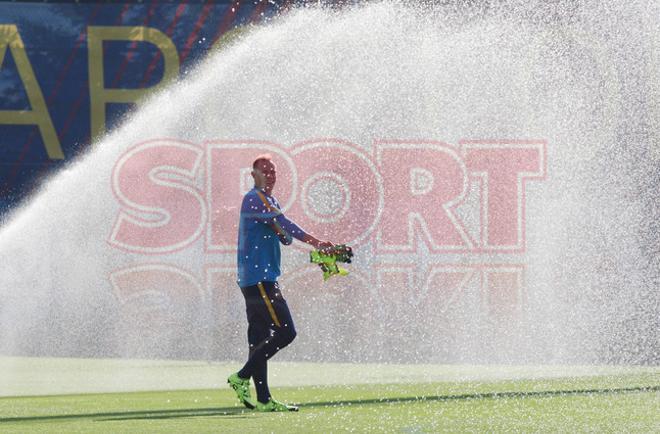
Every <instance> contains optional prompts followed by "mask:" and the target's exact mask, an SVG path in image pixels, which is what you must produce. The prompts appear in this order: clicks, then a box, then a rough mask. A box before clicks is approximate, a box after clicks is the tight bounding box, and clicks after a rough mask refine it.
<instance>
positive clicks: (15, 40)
mask: <svg viewBox="0 0 660 434" xmlns="http://www.w3.org/2000/svg"><path fill="white" fill-rule="evenodd" d="M7 47H9V50H10V51H11V54H12V56H13V57H14V62H15V63H16V68H17V69H18V75H19V76H20V77H21V81H22V82H23V86H24V87H25V93H26V94H27V97H28V100H29V102H30V107H31V108H32V110H0V124H9V125H36V126H37V127H38V128H39V133H41V138H42V140H43V142H44V146H45V147H46V152H47V153H48V158H50V159H51V160H61V159H63V158H64V153H63V152H62V147H61V146H60V140H59V139H58V137H57V133H56V132H55V127H54V126H53V121H52V119H51V118H50V114H49V113H48V108H47V107H46V101H45V100H44V96H43V94H42V92H41V88H40V87H39V82H38V81H37V78H36V77H35V75H34V71H33V70H32V65H30V60H29V59H28V57H27V54H26V52H25V45H24V44H23V40H22V39H21V36H20V35H19V34H18V28H17V27H16V26H15V25H14V24H0V70H1V69H2V63H3V61H4V60H5V54H6V53H7Z"/></svg>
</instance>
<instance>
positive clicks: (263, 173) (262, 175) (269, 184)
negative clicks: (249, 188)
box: [252, 160, 277, 195]
mask: <svg viewBox="0 0 660 434" xmlns="http://www.w3.org/2000/svg"><path fill="white" fill-rule="evenodd" d="M252 177H253V178H254V186H255V187H257V188H263V189H264V191H265V192H266V194H268V195H270V193H271V192H272V191H273V187H275V181H276V180H277V170H276V168H275V164H274V163H273V162H272V161H267V160H266V161H260V162H259V164H258V165H257V167H256V168H255V169H254V170H252Z"/></svg>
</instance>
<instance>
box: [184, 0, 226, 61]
mask: <svg viewBox="0 0 660 434" xmlns="http://www.w3.org/2000/svg"><path fill="white" fill-rule="evenodd" d="M212 9H213V4H209V3H207V4H205V5H204V7H203V8H202V12H201V13H200V15H199V18H197V22H196V23H195V25H194V27H193V30H192V32H190V35H189V36H188V39H187V40H186V43H185V45H184V46H183V50H182V51H181V56H179V59H180V63H181V64H183V62H184V61H185V60H186V58H187V57H188V54H189V53H190V49H191V48H192V45H193V43H194V42H195V40H196V39H197V34H198V33H199V31H200V30H201V28H202V26H203V25H204V23H205V22H206V18H208V16H209V13H210V12H211V10H212ZM227 9H230V8H229V7H228V8H227Z"/></svg>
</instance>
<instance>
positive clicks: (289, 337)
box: [277, 327, 297, 348]
mask: <svg viewBox="0 0 660 434" xmlns="http://www.w3.org/2000/svg"><path fill="white" fill-rule="evenodd" d="M277 334H278V337H279V340H280V346H281V347H282V348H284V347H285V346H287V345H289V344H290V343H291V342H293V340H294V339H295V338H296V335H297V333H296V329H294V328H293V327H291V328H289V327H282V328H280V329H279V330H278V331H277Z"/></svg>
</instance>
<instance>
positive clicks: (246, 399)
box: [227, 373, 257, 410]
mask: <svg viewBox="0 0 660 434" xmlns="http://www.w3.org/2000/svg"><path fill="white" fill-rule="evenodd" d="M227 383H229V387H231V388H232V389H234V392H236V396H237V397H238V400H239V401H241V404H243V405H244V406H246V407H247V408H249V409H250V410H252V409H253V408H255V407H256V406H257V402H256V400H254V399H252V396H251V395H250V379H249V378H241V377H239V376H238V374H237V373H235V374H231V375H230V376H229V378H227Z"/></svg>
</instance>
